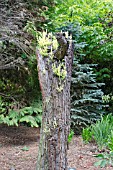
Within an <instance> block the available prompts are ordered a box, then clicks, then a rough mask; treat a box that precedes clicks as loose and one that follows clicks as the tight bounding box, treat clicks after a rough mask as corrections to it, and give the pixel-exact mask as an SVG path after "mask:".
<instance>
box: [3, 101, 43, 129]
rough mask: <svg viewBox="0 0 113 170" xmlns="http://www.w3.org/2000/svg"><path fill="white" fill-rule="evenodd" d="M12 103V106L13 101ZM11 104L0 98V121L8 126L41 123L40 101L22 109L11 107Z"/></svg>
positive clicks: (35, 125)
mask: <svg viewBox="0 0 113 170" xmlns="http://www.w3.org/2000/svg"><path fill="white" fill-rule="evenodd" d="M12 105H13V107H14V103H12ZM12 105H11V103H10V104H9V103H6V102H3V100H2V99H0V123H4V124H7V125H8V126H13V125H16V126H18V125H19V124H20V123H23V124H27V125H29V126H32V127H33V126H34V127H38V126H40V125H41V119H42V116H41V115H42V107H41V101H38V102H37V103H33V104H32V105H31V106H30V107H24V108H22V109H17V108H12ZM15 105H16V104H15Z"/></svg>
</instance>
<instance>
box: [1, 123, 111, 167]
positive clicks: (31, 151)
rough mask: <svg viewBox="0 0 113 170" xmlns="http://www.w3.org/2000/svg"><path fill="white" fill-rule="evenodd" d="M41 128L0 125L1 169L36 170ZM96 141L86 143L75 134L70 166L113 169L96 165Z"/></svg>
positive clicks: (71, 145) (70, 150)
mask: <svg viewBox="0 0 113 170" xmlns="http://www.w3.org/2000/svg"><path fill="white" fill-rule="evenodd" d="M39 137H40V135H39V128H31V127H26V126H19V127H8V126H6V125H0V170H35V169H36V161H37V154H38V144H39ZM97 153H98V152H97V146H96V145H95V144H94V143H90V144H87V145H86V144H84V143H83V141H82V138H81V136H74V137H73V140H72V141H71V143H70V145H69V150H68V167H71V168H76V170H100V169H101V170H113V167H111V166H107V167H105V168H99V167H95V166H94V163H95V162H96V161H98V159H97V158H95V157H94V155H95V154H97Z"/></svg>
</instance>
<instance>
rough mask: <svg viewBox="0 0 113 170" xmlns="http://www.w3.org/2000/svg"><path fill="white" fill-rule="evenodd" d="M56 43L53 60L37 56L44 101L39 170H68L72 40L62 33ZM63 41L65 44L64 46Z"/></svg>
mask: <svg viewBox="0 0 113 170" xmlns="http://www.w3.org/2000/svg"><path fill="white" fill-rule="evenodd" d="M46 37H47V35H46ZM46 37H45V41H46ZM59 37H60V38H59ZM56 39H57V42H58V47H57V49H56V50H53V49H52V50H49V49H50V46H53V45H52V44H51V45H50V44H49V45H50V46H49V47H48V49H47V50H48V51H52V54H53V55H52V57H50V56H49V55H50V52H48V56H47V55H46V56H43V55H41V52H40V51H41V49H39V50H37V52H36V54H37V62H38V75H39V82H40V87H41V92H42V99H43V115H42V126H41V132H40V144H39V150H38V160H37V168H36V169H37V170H67V148H68V142H67V139H68V135H69V131H70V85H71V72H72V61H73V51H74V47H73V43H72V40H71V39H70V37H69V36H68V37H67V38H66V37H65V34H62V33H60V34H59V35H57V37H56ZM61 40H62V41H65V42H64V44H63V43H61ZM66 44H67V48H66ZM64 48H65V52H64ZM56 54H57V55H56ZM58 55H59V56H58ZM61 55H64V56H61Z"/></svg>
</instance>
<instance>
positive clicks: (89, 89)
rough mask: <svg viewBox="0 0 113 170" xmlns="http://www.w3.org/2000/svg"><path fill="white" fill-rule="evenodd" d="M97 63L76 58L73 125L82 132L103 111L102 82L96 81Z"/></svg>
mask: <svg viewBox="0 0 113 170" xmlns="http://www.w3.org/2000/svg"><path fill="white" fill-rule="evenodd" d="M94 66H95V65H90V64H79V63H78V62H77V61H76V60H74V69H73V73H72V88H71V94H72V96H71V97H72V104H71V106H72V109H71V118H72V127H73V128H74V129H75V130H76V133H80V131H81V129H82V128H83V127H86V126H87V125H88V124H91V123H93V122H96V120H98V119H99V118H100V115H101V113H102V95H103V92H102V90H101V89H100V87H101V86H102V85H103V84H102V83H97V82H96V75H95V74H94V73H93V67H94Z"/></svg>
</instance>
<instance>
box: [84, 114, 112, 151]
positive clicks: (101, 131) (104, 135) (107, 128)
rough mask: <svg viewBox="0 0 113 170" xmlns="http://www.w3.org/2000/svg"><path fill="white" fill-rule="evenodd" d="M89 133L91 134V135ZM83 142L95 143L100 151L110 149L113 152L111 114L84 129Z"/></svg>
mask: <svg viewBox="0 0 113 170" xmlns="http://www.w3.org/2000/svg"><path fill="white" fill-rule="evenodd" d="M87 132H90V133H89V134H88V133H87ZM82 136H83V140H84V141H86V142H90V141H91V140H93V141H95V142H96V143H97V145H98V147H99V148H100V149H105V148H108V149H109V150H111V151H113V144H112V142H113V116H112V114H109V115H107V116H102V117H101V119H100V120H98V121H97V122H96V123H94V124H92V125H91V126H89V127H87V128H86V129H83V132H82Z"/></svg>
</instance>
